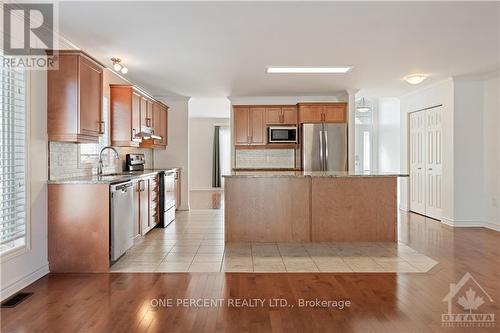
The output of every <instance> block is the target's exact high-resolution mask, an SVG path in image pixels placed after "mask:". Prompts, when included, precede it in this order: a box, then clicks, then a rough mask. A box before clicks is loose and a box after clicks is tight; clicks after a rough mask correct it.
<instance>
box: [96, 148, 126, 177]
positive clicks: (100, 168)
mask: <svg viewBox="0 0 500 333" xmlns="http://www.w3.org/2000/svg"><path fill="white" fill-rule="evenodd" d="M106 149H111V150H112V151H114V152H115V154H116V159H117V160H119V159H120V154H118V151H117V150H116V149H115V148H114V147H111V146H106V147H103V148H102V149H101V152H100V153H99V162H98V163H97V174H98V175H102V152H103V151H105V150H106Z"/></svg>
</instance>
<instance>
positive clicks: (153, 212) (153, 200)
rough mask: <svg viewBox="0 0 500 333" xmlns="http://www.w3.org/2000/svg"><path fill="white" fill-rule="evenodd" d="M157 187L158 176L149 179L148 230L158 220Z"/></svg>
mask: <svg viewBox="0 0 500 333" xmlns="http://www.w3.org/2000/svg"><path fill="white" fill-rule="evenodd" d="M158 200H159V187H158V176H154V177H150V178H149V228H150V229H152V228H154V227H155V226H156V225H157V224H158V222H160V218H159V216H158V210H159V204H158V203H159V201H158Z"/></svg>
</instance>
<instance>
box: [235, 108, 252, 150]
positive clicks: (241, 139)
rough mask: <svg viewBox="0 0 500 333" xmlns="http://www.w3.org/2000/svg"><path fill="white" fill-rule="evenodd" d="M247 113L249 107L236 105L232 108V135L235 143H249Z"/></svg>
mask: <svg viewBox="0 0 500 333" xmlns="http://www.w3.org/2000/svg"><path fill="white" fill-rule="evenodd" d="M248 113H249V108H239V107H238V108H234V109H233V122H234V123H233V135H234V144H235V145H247V144H249V143H250V134H249V123H248Z"/></svg>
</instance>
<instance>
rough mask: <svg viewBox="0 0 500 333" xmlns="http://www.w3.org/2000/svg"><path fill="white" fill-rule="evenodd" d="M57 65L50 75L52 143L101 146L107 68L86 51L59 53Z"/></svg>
mask: <svg viewBox="0 0 500 333" xmlns="http://www.w3.org/2000/svg"><path fill="white" fill-rule="evenodd" d="M48 53H49V54H51V52H50V51H49V52H48ZM56 62H57V64H56V66H57V69H54V70H49V71H47V89H48V101H47V132H48V139H49V141H65V142H98V141H99V136H100V135H101V134H102V133H103V130H104V120H103V119H102V91H103V90H102V75H103V68H104V66H103V65H101V64H100V63H99V62H98V61H97V60H95V59H93V58H92V57H90V56H89V55H88V54H86V53H84V52H82V51H58V56H57V58H56Z"/></svg>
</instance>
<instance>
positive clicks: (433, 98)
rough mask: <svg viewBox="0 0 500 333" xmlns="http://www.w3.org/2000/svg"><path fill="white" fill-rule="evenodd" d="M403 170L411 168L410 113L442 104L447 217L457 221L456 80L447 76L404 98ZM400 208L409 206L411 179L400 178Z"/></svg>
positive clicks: (402, 112)
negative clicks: (409, 158) (409, 156)
mask: <svg viewBox="0 0 500 333" xmlns="http://www.w3.org/2000/svg"><path fill="white" fill-rule="evenodd" d="M400 103H401V104H400V108H401V118H400V123H401V128H400V134H401V140H400V143H401V146H400V154H401V160H400V166H401V171H402V172H404V173H409V169H408V117H409V115H408V114H409V113H410V112H414V111H417V110H422V109H425V108H429V107H433V106H436V105H442V112H443V114H442V116H443V117H442V131H443V182H442V192H443V194H444V195H443V198H442V206H443V218H448V219H451V220H453V218H454V214H453V103H454V100H453V80H452V79H451V78H450V79H447V80H444V81H441V82H438V83H435V84H432V85H430V86H426V87H423V88H420V89H417V90H415V91H414V92H412V93H409V94H406V95H403V96H401V97H400ZM400 186H401V187H400V208H401V209H403V210H408V209H409V202H408V178H403V179H401V180H400Z"/></svg>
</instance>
